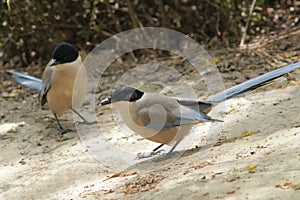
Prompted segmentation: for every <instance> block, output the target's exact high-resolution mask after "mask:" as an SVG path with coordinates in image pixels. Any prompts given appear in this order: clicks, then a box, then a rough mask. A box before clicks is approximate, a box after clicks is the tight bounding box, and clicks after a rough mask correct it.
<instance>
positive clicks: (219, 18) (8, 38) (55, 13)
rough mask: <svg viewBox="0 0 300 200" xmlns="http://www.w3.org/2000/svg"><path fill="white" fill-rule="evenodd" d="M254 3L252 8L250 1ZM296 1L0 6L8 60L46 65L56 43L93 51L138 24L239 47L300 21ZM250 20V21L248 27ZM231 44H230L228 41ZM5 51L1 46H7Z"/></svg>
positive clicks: (96, 0)
mask: <svg viewBox="0 0 300 200" xmlns="http://www.w3.org/2000/svg"><path fill="white" fill-rule="evenodd" d="M253 2H255V6H254V7H253V10H252V12H250V8H251V4H252V3H253ZM297 3H298V2H297V1H295V0H294V1H292V0H290V1H288V0H286V1H283V0H277V1H276V0H272V1H271V0H257V1H246V0H244V1H238V0H224V1H223V0H198V1H196V0H173V1H166V0H153V1H141V0H121V1H115V0H93V1H87V0H83V1H79V0H73V1H63V0H56V1H50V0H46V1H37V0H32V1H23V2H22V3H21V2H20V1H8V0H2V5H1V10H0V26H1V32H0V46H1V49H2V50H3V52H2V53H1V54H0V55H1V58H0V59H1V60H3V62H4V64H5V63H6V64H9V65H14V66H18V67H20V66H27V65H29V64H31V63H32V62H38V63H42V64H45V62H46V61H47V60H48V59H49V53H51V52H52V50H53V48H54V47H55V46H56V45H57V43H59V42H61V41H68V42H71V43H73V44H75V45H76V46H77V47H79V49H84V50H86V51H87V52H88V51H90V50H91V49H92V48H93V47H94V46H95V45H97V44H99V43H101V42H102V41H103V40H105V39H106V38H108V37H110V36H112V35H114V34H116V33H119V32H121V31H125V30H129V29H132V28H138V27H147V26H154V27H165V28H170V29H174V30H177V31H180V32H182V33H185V34H188V35H189V36H191V37H192V38H193V39H195V40H197V41H198V42H200V43H202V44H205V45H208V46H214V45H215V43H218V44H221V45H226V46H238V45H239V43H240V40H241V38H242V36H243V32H244V31H246V33H247V37H246V38H244V39H245V40H246V42H247V41H249V40H251V37H252V36H257V35H258V36H260V35H269V34H272V33H274V32H275V31H287V32H288V31H289V30H290V29H292V28H293V27H296V26H298V25H299V18H298V16H299V12H300V11H299V9H298V7H297ZM247 21H249V22H250V23H249V26H248V27H246V24H247ZM229 44H230V45H229ZM2 50H1V51H2Z"/></svg>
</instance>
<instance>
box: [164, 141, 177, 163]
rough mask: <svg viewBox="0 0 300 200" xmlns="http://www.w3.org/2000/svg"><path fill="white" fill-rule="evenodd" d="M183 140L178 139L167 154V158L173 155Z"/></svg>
mask: <svg viewBox="0 0 300 200" xmlns="http://www.w3.org/2000/svg"><path fill="white" fill-rule="evenodd" d="M180 141H181V140H179V141H177V142H176V143H175V144H174V146H173V147H172V148H171V149H170V151H169V152H168V153H167V154H166V155H165V158H166V159H167V158H169V157H170V156H171V154H172V153H173V151H174V149H175V148H176V147H177V145H178V144H179V142H180Z"/></svg>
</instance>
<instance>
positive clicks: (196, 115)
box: [146, 108, 223, 130]
mask: <svg viewBox="0 0 300 200" xmlns="http://www.w3.org/2000/svg"><path fill="white" fill-rule="evenodd" d="M209 121H211V122H212V121H218V122H223V121H222V120H218V119H213V118H211V117H210V116H208V115H206V114H205V113H203V112H201V111H197V110H193V109H189V108H186V109H184V111H183V112H181V113H179V114H177V115H176V117H175V120H174V121H173V122H166V123H161V124H160V123H152V122H150V123H149V124H147V125H146V127H148V128H151V129H155V130H165V129H169V128H172V127H175V126H181V125H184V124H193V123H200V122H209Z"/></svg>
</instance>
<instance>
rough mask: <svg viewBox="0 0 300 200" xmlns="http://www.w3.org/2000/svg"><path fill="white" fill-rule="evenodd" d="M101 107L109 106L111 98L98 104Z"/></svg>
mask: <svg viewBox="0 0 300 200" xmlns="http://www.w3.org/2000/svg"><path fill="white" fill-rule="evenodd" d="M100 104H101V106H105V105H107V104H111V97H107V98H106V99H104V100H102V101H101V102H100Z"/></svg>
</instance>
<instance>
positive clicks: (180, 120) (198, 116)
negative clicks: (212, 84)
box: [100, 62, 300, 157]
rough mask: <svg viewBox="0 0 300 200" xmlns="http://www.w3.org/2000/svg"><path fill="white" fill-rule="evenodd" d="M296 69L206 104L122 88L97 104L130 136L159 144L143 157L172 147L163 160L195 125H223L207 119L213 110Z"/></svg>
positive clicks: (260, 78) (291, 67) (289, 68)
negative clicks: (108, 110)
mask: <svg viewBox="0 0 300 200" xmlns="http://www.w3.org/2000/svg"><path fill="white" fill-rule="evenodd" d="M299 67H300V62H298V63H294V64H290V65H288V66H285V67H282V68H279V69H277V70H274V71H271V72H268V73H266V74H263V75H260V76H258V77H255V78H253V79H250V80H247V81H245V82H243V83H240V84H238V85H235V86H233V87H231V88H229V89H226V90H224V91H222V92H219V93H217V94H215V95H213V96H211V97H209V98H208V99H206V100H199V99H193V98H181V97H172V96H166V95H162V94H156V93H146V92H143V91H141V90H138V89H136V88H133V87H128V86H124V85H121V86H117V87H116V88H115V89H114V90H113V91H112V94H111V96H109V97H107V98H105V99H103V100H102V101H100V105H101V106H105V105H109V104H112V106H113V107H115V108H116V109H117V110H118V111H119V113H120V116H121V118H122V120H123V121H124V123H125V124H126V125H127V127H129V128H130V129H131V130H132V131H133V132H135V133H136V134H138V135H140V136H142V137H143V138H145V139H148V140H150V141H153V142H156V143H160V145H159V146H158V147H156V148H155V149H153V150H152V152H150V154H149V155H147V156H146V157H151V156H153V155H155V154H156V153H157V151H158V150H159V149H160V148H161V147H162V146H164V145H170V146H172V147H171V149H170V151H169V152H168V153H167V154H166V157H169V156H170V155H171V153H172V152H173V150H174V149H175V148H176V146H177V145H178V144H179V143H180V141H181V140H182V139H183V138H184V137H185V136H186V135H188V134H189V132H190V129H191V128H192V127H193V126H194V125H195V124H198V123H205V122H222V120H218V119H214V118H211V117H210V116H208V115H207V114H208V113H209V112H210V110H211V109H212V107H214V106H215V105H217V104H220V103H222V102H224V101H226V100H228V99H231V98H234V97H237V96H240V95H242V94H245V93H247V92H250V91H252V90H255V89H257V88H259V87H261V86H263V85H265V84H267V83H269V82H270V81H272V80H274V79H276V78H279V77H281V76H283V75H284V74H286V73H289V72H292V71H294V70H296V69H297V68H299Z"/></svg>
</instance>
